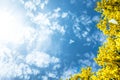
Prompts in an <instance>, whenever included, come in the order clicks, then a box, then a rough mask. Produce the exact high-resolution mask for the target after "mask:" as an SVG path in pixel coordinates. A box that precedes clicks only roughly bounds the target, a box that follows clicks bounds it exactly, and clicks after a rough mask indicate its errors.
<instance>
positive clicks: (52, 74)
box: [48, 73, 56, 78]
mask: <svg viewBox="0 0 120 80" xmlns="http://www.w3.org/2000/svg"><path fill="white" fill-rule="evenodd" d="M48 76H49V77H51V78H56V74H54V73H48Z"/></svg>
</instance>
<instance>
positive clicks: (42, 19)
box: [33, 13, 50, 26]
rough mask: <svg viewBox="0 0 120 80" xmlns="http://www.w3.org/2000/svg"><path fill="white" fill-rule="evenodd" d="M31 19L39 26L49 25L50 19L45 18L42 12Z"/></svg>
mask: <svg viewBox="0 0 120 80" xmlns="http://www.w3.org/2000/svg"><path fill="white" fill-rule="evenodd" d="M33 21H34V22H35V23H36V24H39V25H41V26H50V20H49V19H48V18H47V15H44V14H42V13H39V14H38V15H37V16H35V17H34V18H33Z"/></svg>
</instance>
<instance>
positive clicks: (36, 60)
mask: <svg viewBox="0 0 120 80" xmlns="http://www.w3.org/2000/svg"><path fill="white" fill-rule="evenodd" d="M26 62H27V63H28V64H30V65H36V66H37V67H43V68H45V67H48V66H49V64H50V63H58V62H59V59H58V58H56V57H51V56H49V55H48V54H46V53H42V52H33V53H31V54H28V55H27V56H26Z"/></svg>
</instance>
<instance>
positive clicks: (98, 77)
mask: <svg viewBox="0 0 120 80" xmlns="http://www.w3.org/2000/svg"><path fill="white" fill-rule="evenodd" d="M95 10H96V11H98V12H100V13H101V19H100V21H99V23H98V24H97V27H98V29H100V30H101V31H102V32H103V34H104V35H105V36H107V39H106V42H105V43H104V44H103V45H102V46H101V47H99V50H98V55H97V57H96V58H95V59H94V60H95V61H96V63H97V64H98V65H99V66H101V68H100V69H99V70H98V71H97V72H92V71H91V68H90V67H87V68H82V70H81V72H80V73H78V74H74V75H73V76H71V78H70V79H69V80H120V0H101V1H99V2H97V7H96V9H95Z"/></svg>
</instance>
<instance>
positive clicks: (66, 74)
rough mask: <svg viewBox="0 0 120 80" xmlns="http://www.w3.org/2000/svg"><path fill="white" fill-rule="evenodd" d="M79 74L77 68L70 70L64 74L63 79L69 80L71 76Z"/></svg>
mask: <svg viewBox="0 0 120 80" xmlns="http://www.w3.org/2000/svg"><path fill="white" fill-rule="evenodd" d="M75 73H77V69H76V68H70V69H67V70H65V71H64V72H63V74H62V76H61V78H62V79H63V80H66V79H69V78H70V76H71V75H73V74H75Z"/></svg>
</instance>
